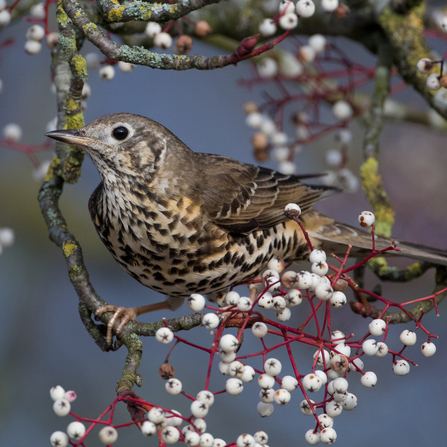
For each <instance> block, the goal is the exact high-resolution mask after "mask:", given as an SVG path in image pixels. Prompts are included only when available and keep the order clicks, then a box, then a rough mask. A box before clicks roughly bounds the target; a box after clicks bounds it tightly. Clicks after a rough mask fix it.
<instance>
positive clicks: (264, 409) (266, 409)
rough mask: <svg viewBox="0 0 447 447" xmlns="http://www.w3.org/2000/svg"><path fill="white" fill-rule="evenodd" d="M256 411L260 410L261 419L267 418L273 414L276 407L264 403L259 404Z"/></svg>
mask: <svg viewBox="0 0 447 447" xmlns="http://www.w3.org/2000/svg"><path fill="white" fill-rule="evenodd" d="M256 409H257V410H258V413H259V415H260V416H261V417H263V418H266V417H269V416H270V415H271V414H272V413H273V411H274V410H275V407H274V406H273V404H266V403H264V402H259V403H258V406H257V407H256Z"/></svg>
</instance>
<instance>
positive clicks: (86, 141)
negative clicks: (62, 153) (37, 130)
mask: <svg viewBox="0 0 447 447" xmlns="http://www.w3.org/2000/svg"><path fill="white" fill-rule="evenodd" d="M45 136H46V137H49V138H53V140H57V141H62V142H63V143H68V144H73V145H75V146H89V145H90V144H91V143H92V141H93V140H92V139H91V138H89V137H85V136H83V135H82V134H81V132H80V130H79V129H73V130H53V131H51V132H48V133H46V134H45Z"/></svg>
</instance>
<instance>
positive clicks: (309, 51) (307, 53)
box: [298, 45, 316, 63]
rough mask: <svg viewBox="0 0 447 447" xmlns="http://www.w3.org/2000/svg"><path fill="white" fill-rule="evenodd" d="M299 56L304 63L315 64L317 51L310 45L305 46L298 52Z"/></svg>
mask: <svg viewBox="0 0 447 447" xmlns="http://www.w3.org/2000/svg"><path fill="white" fill-rule="evenodd" d="M298 54H299V55H300V59H302V60H303V61H304V62H309V63H311V62H313V61H314V60H315V56H316V53H315V50H314V49H313V48H312V47H311V46H310V45H303V46H302V47H300V49H299V50H298Z"/></svg>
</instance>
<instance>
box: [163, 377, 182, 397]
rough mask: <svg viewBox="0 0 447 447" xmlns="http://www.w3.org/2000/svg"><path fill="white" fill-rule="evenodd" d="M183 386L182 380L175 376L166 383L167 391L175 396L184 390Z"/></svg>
mask: <svg viewBox="0 0 447 447" xmlns="http://www.w3.org/2000/svg"><path fill="white" fill-rule="evenodd" d="M182 386H183V385H182V382H181V381H180V380H178V379H175V378H173V379H169V380H167V381H166V384H165V388H166V391H167V392H168V393H169V394H172V395H173V396H175V395H177V394H179V393H180V392H181V391H182Z"/></svg>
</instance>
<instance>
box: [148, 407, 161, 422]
mask: <svg viewBox="0 0 447 447" xmlns="http://www.w3.org/2000/svg"><path fill="white" fill-rule="evenodd" d="M147 417H148V418H149V420H150V421H151V422H153V423H154V424H159V423H160V422H163V420H164V419H165V418H166V413H165V412H164V411H163V410H162V409H161V408H158V407H152V408H151V409H150V411H149V413H148V414H147Z"/></svg>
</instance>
